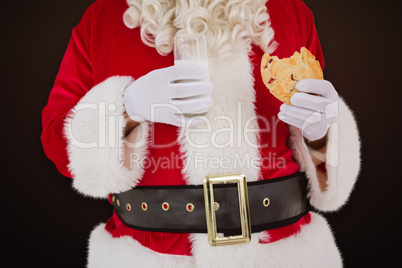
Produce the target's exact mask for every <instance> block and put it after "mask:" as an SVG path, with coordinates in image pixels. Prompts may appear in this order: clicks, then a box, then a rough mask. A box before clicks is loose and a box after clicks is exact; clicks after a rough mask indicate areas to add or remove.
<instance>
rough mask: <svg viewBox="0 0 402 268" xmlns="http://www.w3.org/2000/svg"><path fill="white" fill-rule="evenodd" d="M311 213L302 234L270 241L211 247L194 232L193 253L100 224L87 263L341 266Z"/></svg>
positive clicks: (105, 267) (98, 266) (328, 235)
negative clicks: (159, 246) (164, 248)
mask: <svg viewBox="0 0 402 268" xmlns="http://www.w3.org/2000/svg"><path fill="white" fill-rule="evenodd" d="M311 216H312V217H311V223H310V224H307V225H304V226H303V227H302V228H301V231H300V233H299V234H297V235H296V236H291V237H288V238H285V239H282V240H279V241H276V242H274V243H270V244H260V243H258V242H259V238H261V239H263V236H262V235H261V234H254V235H253V237H252V240H251V242H250V243H248V244H245V245H236V246H222V247H212V246H210V245H209V243H208V238H207V235H206V234H193V235H192V239H193V241H194V246H193V251H192V253H193V256H192V257H189V256H178V255H168V254H160V253H157V252H154V251H152V250H150V249H148V248H146V247H143V246H142V245H141V244H140V243H138V242H137V241H135V240H134V239H132V238H131V237H128V236H123V237H120V238H113V237H112V236H111V235H110V234H109V233H108V232H107V231H106V230H105V229H104V226H105V225H104V224H101V225H99V226H97V227H96V228H95V229H94V230H93V231H92V233H91V236H90V239H89V254H88V267H89V268H92V267H95V268H110V267H118V268H125V267H127V268H128V267H160V268H165V267H261V268H262V267H278V268H280V267H283V268H285V267H309V268H321V267H329V268H332V267H333V268H339V267H342V260H341V256H340V253H339V251H338V249H337V247H336V244H335V241H334V238H333V236H332V232H331V229H330V227H329V226H328V224H327V222H326V220H325V219H324V218H323V217H322V216H320V215H318V214H314V213H312V215H311Z"/></svg>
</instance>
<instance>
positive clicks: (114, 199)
mask: <svg viewBox="0 0 402 268" xmlns="http://www.w3.org/2000/svg"><path fill="white" fill-rule="evenodd" d="M115 201H116V196H115V195H112V203H114V202H115Z"/></svg>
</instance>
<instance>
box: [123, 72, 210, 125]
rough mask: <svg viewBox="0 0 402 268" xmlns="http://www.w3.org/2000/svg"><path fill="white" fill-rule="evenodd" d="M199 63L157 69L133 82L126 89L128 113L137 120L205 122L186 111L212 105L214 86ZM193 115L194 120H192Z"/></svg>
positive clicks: (184, 123)
mask: <svg viewBox="0 0 402 268" xmlns="http://www.w3.org/2000/svg"><path fill="white" fill-rule="evenodd" d="M207 78H208V72H207V71H206V70H205V69H204V68H203V67H200V66H195V65H184V64H183V65H177V66H171V67H167V68H163V69H157V70H154V71H152V72H150V73H148V74H146V75H144V76H142V77H140V78H138V79H137V80H135V81H134V82H133V83H132V84H130V85H129V86H128V87H127V88H126V90H125V92H124V105H125V109H126V112H127V114H128V116H129V117H130V118H131V119H133V120H134V121H137V122H142V121H145V120H147V121H151V122H158V123H166V124H170V125H175V126H178V127H184V126H185V125H186V123H189V124H190V125H196V124H199V123H202V122H204V120H202V119H201V116H199V115H198V116H197V115H196V116H192V117H187V116H185V114H192V113H196V112H197V111H205V110H207V109H209V108H210V107H211V106H212V104H213V101H212V99H211V97H210V93H211V92H212V90H213V86H212V84H211V83H210V82H208V81H203V80H205V79H207ZM190 119H191V120H190Z"/></svg>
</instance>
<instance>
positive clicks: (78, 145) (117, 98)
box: [64, 76, 143, 198]
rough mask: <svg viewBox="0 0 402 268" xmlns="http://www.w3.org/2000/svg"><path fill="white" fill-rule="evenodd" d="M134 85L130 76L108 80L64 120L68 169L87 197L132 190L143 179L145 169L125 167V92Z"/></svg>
mask: <svg viewBox="0 0 402 268" xmlns="http://www.w3.org/2000/svg"><path fill="white" fill-rule="evenodd" d="M132 82H133V79H132V78H131V77H128V76H112V77H110V78H108V79H106V80H105V81H103V82H102V83H100V84H98V85H96V86H95V87H93V88H92V89H91V90H90V91H88V92H87V94H86V95H85V96H84V97H83V98H82V99H81V100H80V101H79V102H78V104H77V105H76V106H75V107H74V108H73V109H72V110H71V111H70V113H69V115H68V116H67V118H66V120H65V124H64V133H65V136H66V139H67V140H68V145H67V152H68V157H69V160H70V163H69V165H68V168H69V169H70V171H71V174H72V175H73V176H74V180H73V187H74V188H75V189H76V190H78V192H80V193H82V194H84V195H87V196H92V197H98V198H105V197H107V195H108V194H109V193H118V192H121V191H126V190H129V189H130V188H132V187H133V186H134V185H135V184H136V183H137V182H138V180H139V179H140V178H141V176H142V173H143V170H138V169H132V170H129V169H127V168H126V167H124V166H123V157H124V154H123V146H124V144H123V143H124V141H123V138H124V136H123V135H124V127H125V124H126V122H125V119H124V102H123V93H124V90H125V88H126V87H127V86H128V85H129V84H130V83H132ZM137 129H142V128H141V127H140V128H139V127H136V129H135V131H138V130H137ZM138 150H139V151H140V153H141V148H139V149H138Z"/></svg>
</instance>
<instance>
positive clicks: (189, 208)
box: [111, 173, 309, 236]
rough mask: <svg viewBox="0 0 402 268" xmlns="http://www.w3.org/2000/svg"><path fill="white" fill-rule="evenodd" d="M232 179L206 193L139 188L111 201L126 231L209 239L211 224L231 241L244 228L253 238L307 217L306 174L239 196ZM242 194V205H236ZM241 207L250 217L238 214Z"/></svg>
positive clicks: (199, 188)
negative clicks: (206, 235)
mask: <svg viewBox="0 0 402 268" xmlns="http://www.w3.org/2000/svg"><path fill="white" fill-rule="evenodd" d="M239 175H240V179H238V177H239ZM231 176H232V177H231ZM236 176H237V177H236ZM241 177H242V174H241V173H240V174H234V178H235V180H234V181H235V182H240V181H241V179H242V178H241ZM215 178H216V180H215ZM228 178H229V179H228ZM231 178H233V174H228V175H217V176H216V175H215V176H211V180H210V183H209V186H211V187H212V189H209V190H208V189H207V188H208V183H206V182H205V181H204V186H203V185H180V186H149V187H148V186H138V187H135V188H133V189H131V190H129V191H126V192H123V193H119V194H113V195H112V196H111V199H112V203H113V206H114V208H115V211H116V213H117V215H118V217H119V218H120V220H121V221H122V222H123V223H124V224H125V225H127V226H129V227H131V228H134V229H139V230H145V231H155V232H174V233H207V232H208V230H207V223H208V221H209V222H211V221H212V223H214V224H215V227H216V226H217V232H218V233H225V235H229V236H231V235H234V234H239V233H243V231H242V230H243V224H249V225H250V227H251V232H260V231H263V230H269V229H274V228H279V227H282V226H286V225H290V224H292V223H295V222H297V221H298V220H300V219H301V218H302V217H303V216H304V215H306V214H307V213H308V211H309V202H308V200H307V190H306V186H307V183H306V181H307V180H306V177H305V174H304V173H296V174H294V175H290V176H286V177H280V178H275V179H269V180H263V181H257V182H248V183H245V182H244V184H247V186H246V189H243V190H240V186H241V185H240V184H241V183H240V184H239V183H237V184H236V183H231V182H233V180H231ZM243 179H244V181H245V178H243ZM241 191H244V192H245V194H246V197H245V198H246V200H239V196H240V195H241V194H242V193H241ZM207 192H209V193H208V194H211V193H212V199H210V196H208V197H207ZM247 193H248V196H247ZM207 199H208V200H207ZM243 199H244V197H243ZM211 200H212V202H213V203H212V204H211ZM243 205H244V207H245V208H246V207H247V209H248V208H249V211H248V212H247V211H246V212H245V211H244V210H242V206H243ZM206 208H207V209H206ZM211 213H212V214H214V215H212V214H211ZM244 213H248V215H246V216H244V215H243V214H244ZM243 216H244V219H245V222H243V218H242V217H243ZM208 217H209V218H210V219H209V220H208V219H207V218H208ZM211 217H212V218H213V219H212V220H211ZM247 217H248V218H247ZM206 219H207V220H206ZM208 233H209V232H208Z"/></svg>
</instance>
